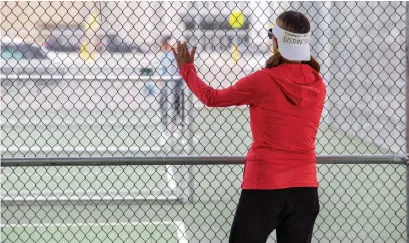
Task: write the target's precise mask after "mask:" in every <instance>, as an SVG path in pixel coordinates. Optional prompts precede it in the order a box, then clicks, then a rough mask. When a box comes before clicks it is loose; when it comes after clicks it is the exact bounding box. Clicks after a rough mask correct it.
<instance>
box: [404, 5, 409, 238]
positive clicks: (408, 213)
mask: <svg viewBox="0 0 409 243" xmlns="http://www.w3.org/2000/svg"><path fill="white" fill-rule="evenodd" d="M405 4H406V33H405V38H406V39H405V43H406V153H407V154H408V155H409V127H408V125H409V117H408V114H409V112H408V111H409V70H408V68H409V38H408V35H409V4H408V3H405ZM406 242H408V243H409V160H408V161H406Z"/></svg>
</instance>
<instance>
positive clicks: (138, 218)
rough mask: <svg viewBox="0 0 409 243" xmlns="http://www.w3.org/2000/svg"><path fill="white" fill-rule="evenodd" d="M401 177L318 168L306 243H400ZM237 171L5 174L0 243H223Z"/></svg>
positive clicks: (381, 169)
mask: <svg viewBox="0 0 409 243" xmlns="http://www.w3.org/2000/svg"><path fill="white" fill-rule="evenodd" d="M405 168H406V167H405V166H404V165H403V164H382V165H365V164H364V165H362V164H361V165H351V164H320V165H318V172H319V174H318V175H319V180H320V189H319V194H320V204H321V210H320V214H319V217H318V219H317V221H316V226H315V228H314V239H313V242H331V243H332V242H406V241H405V240H406V225H405V223H406V222H405V218H406V208H405V205H406V196H405V190H406V189H405V188H406V182H405V177H406V169H405ZM242 170H243V168H242V166H240V165H226V164H224V165H197V166H182V165H179V166H175V165H174V166H170V165H168V166H161V165H150V166H142V165H128V166H85V167H83V166H71V167H58V166H51V167H4V168H3V178H4V179H3V186H2V190H1V196H2V207H1V213H2V233H1V234H2V235H1V238H2V242H26V243H29V242H36V243H42V242H179V243H180V242H201V243H202V242H228V235H229V232H230V228H231V223H232V220H233V216H234V212H235V209H236V203H237V202H238V197H239V193H240V190H239V188H240V183H241V178H242ZM187 171H189V172H190V173H187ZM176 185H177V187H176ZM274 239H275V233H274V234H272V236H271V237H270V239H269V241H268V242H275V240H274Z"/></svg>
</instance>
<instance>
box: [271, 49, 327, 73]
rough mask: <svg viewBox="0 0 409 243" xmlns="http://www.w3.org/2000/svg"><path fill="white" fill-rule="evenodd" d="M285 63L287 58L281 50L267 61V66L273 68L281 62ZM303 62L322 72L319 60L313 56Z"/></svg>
mask: <svg viewBox="0 0 409 243" xmlns="http://www.w3.org/2000/svg"><path fill="white" fill-rule="evenodd" d="M283 63H285V59H284V58H283V57H282V56H281V53H280V52H276V53H275V54H274V55H272V56H271V57H270V58H269V59H268V60H267V61H266V68H273V67H277V66H278V65H280V64H283ZM301 63H302V64H308V65H310V67H312V68H313V69H314V70H315V71H317V72H320V69H321V67H320V64H318V62H317V60H315V58H314V57H312V56H311V60H309V61H302V62H301Z"/></svg>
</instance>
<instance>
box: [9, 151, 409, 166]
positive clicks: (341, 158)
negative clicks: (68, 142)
mask: <svg viewBox="0 0 409 243" xmlns="http://www.w3.org/2000/svg"><path fill="white" fill-rule="evenodd" d="M244 162H245V157H244V156H164V157H84V158H55V157H54V158H2V161H1V167H11V166H110V165H240V164H244ZM406 162H408V156H407V155H405V154H389V155H388V154H386V155H321V156H318V157H317V164H405V163H406Z"/></svg>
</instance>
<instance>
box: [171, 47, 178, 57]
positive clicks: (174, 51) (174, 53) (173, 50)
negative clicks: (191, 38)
mask: <svg viewBox="0 0 409 243" xmlns="http://www.w3.org/2000/svg"><path fill="white" fill-rule="evenodd" d="M171 49H172V53H173V55H174V56H175V57H177V54H176V50H175V48H173V47H172V48H171Z"/></svg>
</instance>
